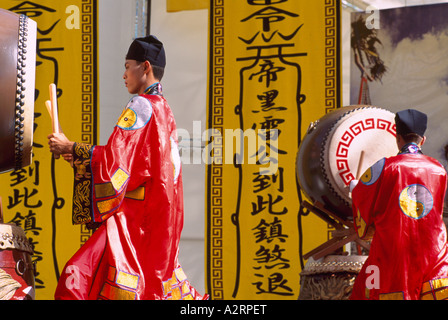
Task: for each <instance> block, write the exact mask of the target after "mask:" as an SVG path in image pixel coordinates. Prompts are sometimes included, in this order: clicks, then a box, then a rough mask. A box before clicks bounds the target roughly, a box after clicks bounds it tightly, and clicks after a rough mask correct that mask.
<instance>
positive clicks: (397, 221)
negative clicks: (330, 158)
mask: <svg viewBox="0 0 448 320" xmlns="http://www.w3.org/2000/svg"><path fill="white" fill-rule="evenodd" d="M446 185H447V174H446V171H445V169H444V168H443V167H442V166H441V165H440V164H439V163H438V162H437V161H436V160H434V159H432V158H430V157H428V156H425V155H423V154H421V151H420V150H419V149H418V147H417V146H416V145H414V144H411V145H407V146H405V148H404V151H403V152H401V153H400V154H398V155H397V156H394V157H390V158H387V159H386V158H384V159H381V160H380V161H378V162H377V163H376V164H375V165H373V166H372V167H371V168H369V169H368V170H367V171H366V172H365V173H364V175H363V176H362V178H361V179H360V182H359V183H358V185H357V186H356V187H355V188H354V189H353V192H352V200H353V213H354V222H355V228H356V230H357V232H358V235H359V236H360V237H361V238H363V237H365V236H366V235H367V233H368V229H369V228H370V229H372V228H374V235H373V238H372V243H371V248H370V253H369V257H368V258H367V260H366V262H365V264H364V266H363V268H362V269H361V272H360V273H359V275H358V277H357V278H356V281H355V284H354V288H353V292H352V297H351V298H352V299H372V300H376V299H393V300H397V299H413V300H417V299H438V300H439V299H446V298H447V297H448V252H447V234H446V227H445V224H444V222H443V220H442V210H443V203H444V197H445V191H446Z"/></svg>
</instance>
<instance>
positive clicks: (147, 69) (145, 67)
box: [143, 60, 152, 73]
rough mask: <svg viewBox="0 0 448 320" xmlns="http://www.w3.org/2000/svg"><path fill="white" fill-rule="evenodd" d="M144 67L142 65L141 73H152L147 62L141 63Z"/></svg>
mask: <svg viewBox="0 0 448 320" xmlns="http://www.w3.org/2000/svg"><path fill="white" fill-rule="evenodd" d="M143 63H144V64H145V65H144V69H143V71H144V72H145V73H149V72H151V71H152V66H151V63H150V62H149V61H148V60H146V61H145V62H143Z"/></svg>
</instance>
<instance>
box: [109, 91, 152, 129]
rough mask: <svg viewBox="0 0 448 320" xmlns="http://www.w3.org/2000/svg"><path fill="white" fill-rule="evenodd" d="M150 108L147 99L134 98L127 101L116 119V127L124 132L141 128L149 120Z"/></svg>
mask: <svg viewBox="0 0 448 320" xmlns="http://www.w3.org/2000/svg"><path fill="white" fill-rule="evenodd" d="M151 115H152V106H151V103H150V102H149V100H148V99H146V98H143V97H140V96H136V97H133V98H132V99H131V101H129V103H128V104H127V106H126V108H125V109H124V110H123V113H122V114H121V116H120V119H118V123H117V126H118V127H120V128H121V129H124V130H137V129H140V128H143V127H144V126H145V125H146V124H147V123H148V121H149V120H150V119H151Z"/></svg>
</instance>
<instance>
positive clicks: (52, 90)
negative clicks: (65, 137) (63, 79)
mask: <svg viewBox="0 0 448 320" xmlns="http://www.w3.org/2000/svg"><path fill="white" fill-rule="evenodd" d="M49 89H50V102H51V114H52V120H53V133H60V129H59V120H58V98H57V93H56V85H55V84H54V83H52V84H50V87H49Z"/></svg>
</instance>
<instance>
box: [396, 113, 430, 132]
mask: <svg viewBox="0 0 448 320" xmlns="http://www.w3.org/2000/svg"><path fill="white" fill-rule="evenodd" d="M427 123H428V117H427V116H426V114H424V113H423V112H420V111H417V110H414V109H407V110H403V111H399V112H397V114H396V115H395V125H396V127H397V134H400V135H406V134H408V133H416V134H418V135H419V136H421V137H423V136H424V135H425V131H426V126H427Z"/></svg>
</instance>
